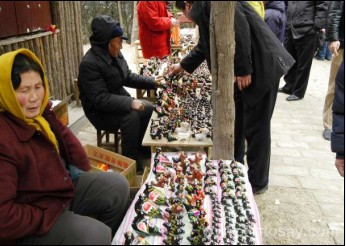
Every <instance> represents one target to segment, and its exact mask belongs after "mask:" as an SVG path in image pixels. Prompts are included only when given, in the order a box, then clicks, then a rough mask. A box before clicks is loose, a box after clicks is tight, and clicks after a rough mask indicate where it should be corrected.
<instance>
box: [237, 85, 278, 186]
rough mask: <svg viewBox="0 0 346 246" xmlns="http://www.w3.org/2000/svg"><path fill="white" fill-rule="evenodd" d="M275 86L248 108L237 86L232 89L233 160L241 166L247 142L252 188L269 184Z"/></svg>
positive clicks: (276, 87) (276, 88)
mask: <svg viewBox="0 0 346 246" xmlns="http://www.w3.org/2000/svg"><path fill="white" fill-rule="evenodd" d="M278 86H279V81H277V82H276V83H275V85H274V86H273V87H272V88H271V89H270V90H269V91H268V92H267V93H266V94H265V95H264V97H263V98H262V99H261V100H260V101H259V102H258V103H257V104H256V105H255V106H254V107H250V106H249V104H248V103H247V101H246V98H245V97H244V95H243V94H242V92H240V91H239V89H238V87H237V86H235V88H234V100H235V107H236V115H235V128H234V130H235V133H234V134H235V143H234V158H235V160H236V161H238V162H241V163H244V155H245V140H246V142H247V152H246V156H247V164H248V167H249V171H248V175H249V181H250V183H251V186H252V187H253V188H258V189H260V188H263V187H265V186H267V185H268V182H269V166H270V150H271V136H270V121H271V118H272V115H273V111H274V107H275V103H276V97H277V92H278Z"/></svg>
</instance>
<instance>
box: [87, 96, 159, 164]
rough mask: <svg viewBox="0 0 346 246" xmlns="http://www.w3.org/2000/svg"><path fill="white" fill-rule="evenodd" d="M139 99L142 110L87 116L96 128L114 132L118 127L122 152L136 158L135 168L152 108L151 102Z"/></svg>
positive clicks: (99, 113)
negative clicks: (120, 113) (141, 103)
mask: <svg viewBox="0 0 346 246" xmlns="http://www.w3.org/2000/svg"><path fill="white" fill-rule="evenodd" d="M141 101H142V102H143V103H144V105H145V109H144V111H142V112H138V111H136V110H131V111H130V112H129V113H127V114H122V115H119V114H112V113H103V112H97V113H95V114H94V115H92V117H90V118H89V120H90V122H91V123H92V124H93V125H94V126H95V128H97V129H102V130H108V131H113V132H114V131H116V130H117V129H119V128H120V131H121V149H122V154H123V155H124V156H127V157H129V158H131V159H134V160H136V161H137V168H141V164H139V163H140V159H139V153H138V152H139V149H140V146H142V141H143V138H144V135H145V131H146V129H147V126H148V124H149V121H150V118H151V114H152V113H153V109H154V107H153V105H152V103H150V102H148V101H145V100H141Z"/></svg>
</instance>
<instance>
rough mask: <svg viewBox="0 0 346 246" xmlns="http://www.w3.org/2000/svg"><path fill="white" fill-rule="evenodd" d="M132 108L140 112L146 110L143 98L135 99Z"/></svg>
mask: <svg viewBox="0 0 346 246" xmlns="http://www.w3.org/2000/svg"><path fill="white" fill-rule="evenodd" d="M131 108H132V109H134V110H136V111H138V112H141V111H144V103H143V102H142V101H141V100H137V99H134V100H133V101H132V103H131Z"/></svg>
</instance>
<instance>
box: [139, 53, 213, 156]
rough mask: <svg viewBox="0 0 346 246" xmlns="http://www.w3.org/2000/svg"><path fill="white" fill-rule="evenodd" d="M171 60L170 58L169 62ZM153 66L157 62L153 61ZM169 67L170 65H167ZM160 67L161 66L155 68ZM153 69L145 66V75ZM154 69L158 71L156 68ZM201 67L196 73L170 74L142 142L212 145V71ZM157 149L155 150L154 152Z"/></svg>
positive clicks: (183, 145) (164, 75)
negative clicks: (210, 72)
mask: <svg viewBox="0 0 346 246" xmlns="http://www.w3.org/2000/svg"><path fill="white" fill-rule="evenodd" d="M166 62H168V63H169V61H166ZM149 64H151V66H154V65H153V64H157V62H155V59H153V60H152V62H151V63H149ZM164 67H165V68H167V67H169V65H168V66H167V63H166V65H165V66H164ZM155 69H157V68H155ZM148 71H151V69H148V68H145V69H144V72H145V74H148V73H150V72H148ZM153 71H154V70H153ZM206 71H207V70H206V68H205V66H201V67H200V68H199V69H198V70H197V71H195V73H193V74H191V75H190V74H187V73H183V74H180V75H177V76H168V75H167V70H164V71H163V78H164V84H163V85H162V88H160V89H158V90H157V91H156V98H155V102H154V110H155V113H153V115H152V118H151V121H150V122H149V125H148V127H147V131H146V134H145V136H144V139H143V142H142V145H143V146H150V147H151V148H152V150H154V149H155V147H163V146H169V147H203V148H205V151H206V153H209V152H210V151H209V148H210V147H212V145H213V142H212V132H213V131H212V103H211V90H212V86H211V79H210V74H209V71H207V73H206ZM152 152H153V151H152Z"/></svg>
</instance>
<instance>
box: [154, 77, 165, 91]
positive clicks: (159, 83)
mask: <svg viewBox="0 0 346 246" xmlns="http://www.w3.org/2000/svg"><path fill="white" fill-rule="evenodd" d="M164 84H165V80H164V78H163V77H162V76H158V77H156V78H155V87H156V88H160V87H162V86H163V85H164Z"/></svg>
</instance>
